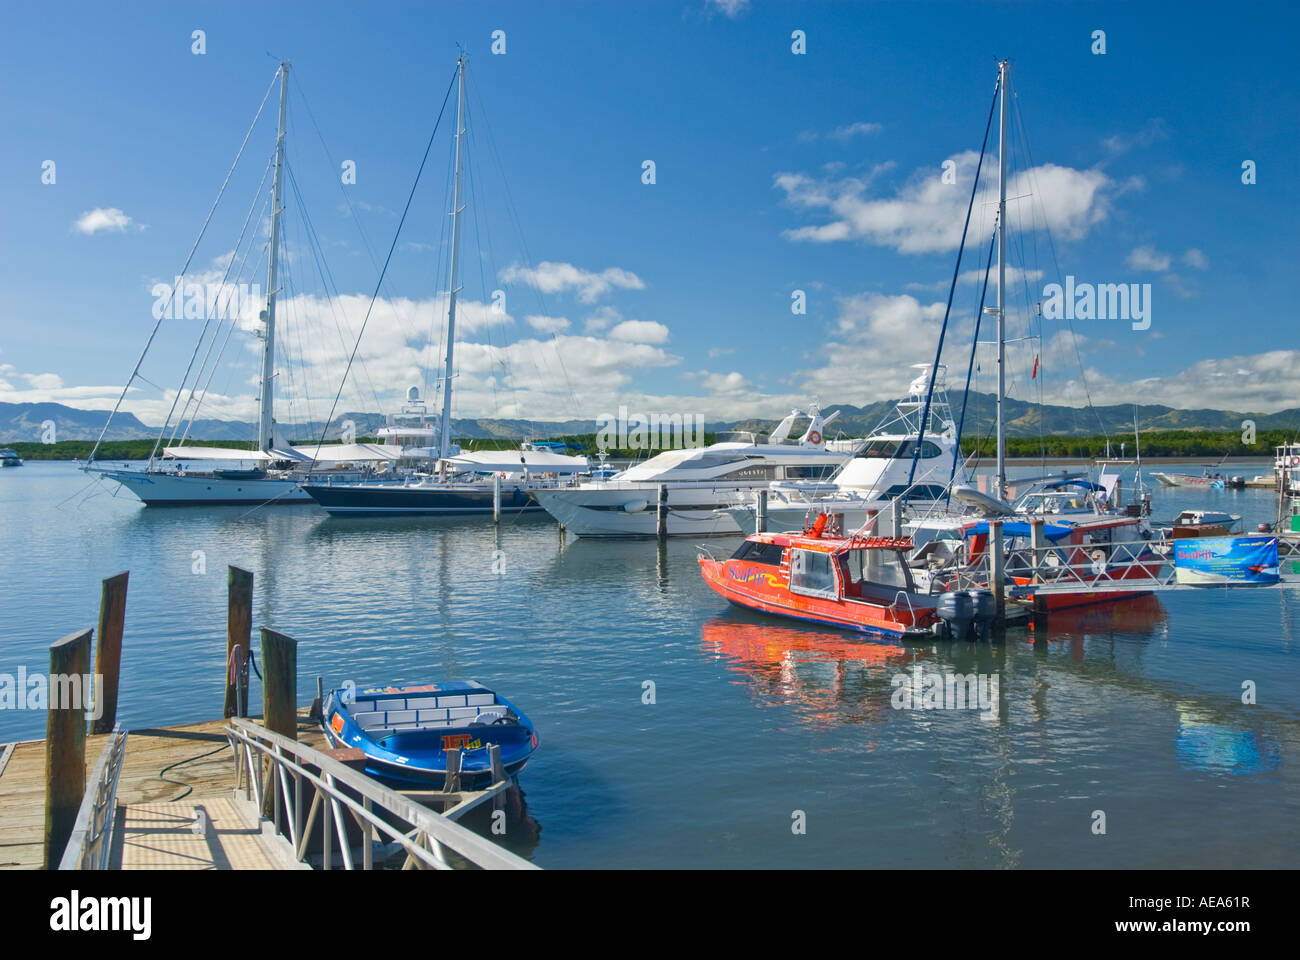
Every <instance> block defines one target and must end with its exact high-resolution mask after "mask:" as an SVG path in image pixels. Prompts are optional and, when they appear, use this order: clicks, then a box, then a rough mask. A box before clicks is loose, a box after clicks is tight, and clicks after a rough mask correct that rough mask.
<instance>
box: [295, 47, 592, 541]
mask: <svg viewBox="0 0 1300 960" xmlns="http://www.w3.org/2000/svg"><path fill="white" fill-rule="evenodd" d="M456 78H457V79H456V82H457V94H456V150H455V156H456V159H455V172H454V174H453V200H452V208H451V217H452V226H451V244H452V246H451V274H450V284H449V286H448V301H449V303H448V308H447V351H446V357H445V361H444V375H443V378H442V412H441V415H440V416H439V419H438V425H437V427H436V431H437V432H436V439H437V442H438V447H437V455H436V457H431V458H430V466H429V469H427V470H418V469H417V470H413V471H408V472H406V473H405V474H403V475H401V476H398V477H396V478H394V479H379V480H361V481H353V480H350V479H342V480H336V479H335V478H334V477H326V476H316V475H314V474H312V472H311V471H309V474H312V475H309V476H308V477H307V478H306V479H305V480H304V481H303V483H302V485H301V487H302V490H303V491H304V492H305V493H306V494H307V495H308V496H310V497H311V498H312V499H313V500H315V501H316V502H317V503H318V504H319V505H320V506H322V507H324V508H325V509H326V510H327V511H329V512H330V513H331V514H340V515H352V516H355V515H364V514H373V515H400V514H435V515H436V514H467V513H470V514H473V513H495V512H497V511H499V510H500V509H503V508H504V509H507V510H509V511H511V512H517V511H536V510H539V509H540V507H539V506H538V505H537V503H536V502H535V501H534V500H533V498H532V494H533V492H534V491H535V490H537V489H539V488H544V487H550V486H555V485H558V484H561V483H563V482H564V481H565V479H566V478H570V479H571V478H573V477H574V476H576V475H577V474H580V473H583V472H585V471H586V470H588V469H589V467H588V463H587V458H586V457H572V456H567V455H564V454H560V453H556V452H555V451H554V449H552V448H550V447H547V446H544V445H540V444H527V445H524V446H521V447H520V448H518V449H515V450H485V451H477V452H472V453H468V452H463V451H462V450H461V448H460V447H459V446H457V445H456V444H454V443H452V442H451V429H452V428H451V401H452V388H451V385H452V377H453V373H454V370H455V367H454V358H455V346H456V295H457V293H459V291H460V234H461V217H462V214H463V213H464V210H465V203H464V174H465V170H464V167H465V134H466V126H465V124H466V113H465V56H464V55H463V54H462V55H461V56H460V57H458V58H457V60H456Z"/></svg>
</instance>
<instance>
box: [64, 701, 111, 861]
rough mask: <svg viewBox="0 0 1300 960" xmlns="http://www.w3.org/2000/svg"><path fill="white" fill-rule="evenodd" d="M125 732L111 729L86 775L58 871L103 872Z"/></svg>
mask: <svg viewBox="0 0 1300 960" xmlns="http://www.w3.org/2000/svg"><path fill="white" fill-rule="evenodd" d="M126 736H127V734H126V731H125V730H123V729H122V728H121V725H120V724H119V725H118V726H115V727H114V728H113V732H112V733H110V734H109V735H108V742H107V743H105V744H104V749H103V752H101V753H100V755H99V761H98V762H97V763H96V764H95V769H94V771H93V772H92V773H91V774H90V781H89V784H88V786H87V788H86V795H85V797H84V798H83V799H82V801H81V809H80V810H78V811H77V819H76V821H75V822H74V823H73V826H72V835H71V836H70V837H69V838H68V845H67V846H66V847H64V849H63V859H62V860H61V861H59V869H60V870H106V869H108V858H109V855H110V854H111V852H112V847H113V826H114V823H115V822H116V818H117V817H116V814H117V780H118V777H119V776H120V775H121V773H122V761H123V759H124V758H125V757H126Z"/></svg>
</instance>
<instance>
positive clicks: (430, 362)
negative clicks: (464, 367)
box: [424, 137, 456, 410]
mask: <svg viewBox="0 0 1300 960" xmlns="http://www.w3.org/2000/svg"><path fill="white" fill-rule="evenodd" d="M455 158H456V142H455V138H454V137H452V138H450V139H449V141H448V143H447V167H446V170H447V173H446V176H445V177H444V179H443V183H442V205H441V206H440V207H439V208H438V209H440V210H450V209H451V206H452V193H451V191H452V179H453V177H454V173H455V167H456V159H455ZM438 223H439V226H438V246H437V251H436V254H435V256H434V260H433V277H434V295H433V311H432V312H431V313H430V314H429V335H428V336H427V337H426V338H425V352H424V395H425V397H426V398H427V397H429V396H430V393H429V387H430V383H431V382H432V385H433V394H432V396H433V401H434V404H435V410H436V409H437V406H438V405H440V404H441V400H440V399H439V396H438V391H439V390H444V389H446V386H447V385H446V382H445V381H444V380H443V379H442V378H441V377H440V376H437V375H435V376H433V377H432V378H431V377H430V374H431V373H432V374H437V372H438V370H440V369H441V368H435V363H436V361H435V360H434V358H433V356H432V355H431V351H432V350H433V338H434V334H435V333H436V334H437V337H438V356H439V357H441V356H443V355H444V350H443V347H444V338H445V337H446V333H447V325H446V323H445V321H442V318H443V317H444V316H446V315H447V314H448V313H449V312H450V304H449V305H448V310H447V311H444V310H441V309H440V307H439V303H438V294H439V292H440V291H441V288H440V286H439V284H440V282H441V278H442V277H448V278H450V274H451V246H452V240H451V226H452V218H451V217H450V216H444V217H440V218H439V220H438ZM444 254H445V255H446V259H445V260H444V259H443V256H444Z"/></svg>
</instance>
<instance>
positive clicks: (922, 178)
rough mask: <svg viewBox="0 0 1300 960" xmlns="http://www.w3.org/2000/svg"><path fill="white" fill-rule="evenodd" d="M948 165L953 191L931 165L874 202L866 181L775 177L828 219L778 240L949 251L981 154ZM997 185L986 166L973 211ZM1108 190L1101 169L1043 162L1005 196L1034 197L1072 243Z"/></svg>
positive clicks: (792, 199)
mask: <svg viewBox="0 0 1300 960" xmlns="http://www.w3.org/2000/svg"><path fill="white" fill-rule="evenodd" d="M948 159H949V160H951V161H952V162H953V163H954V164H955V170H956V181H957V182H956V183H955V184H952V183H944V182H943V181H942V173H943V170H942V166H941V165H940V164H935V165H934V166H933V167H931V168H922V169H920V170H917V171H915V172H914V173H913V174H912V176H911V177H910V178H908V180H907V181H906V182H905V183H904V184H903V185H902V186H901V187H900V188H899V189H898V190H897V191H895V192H894V194H893V195H892V196H884V195H876V196H873V195H872V193H873V191H872V189H871V179H872V178H871V177H866V178H860V177H844V178H841V179H835V178H830V177H828V178H823V179H814V178H810V177H808V176H806V175H804V174H799V173H780V174H777V176H776V177H775V180H774V186H775V187H777V188H778V189H780V190H782V191H784V193H785V196H786V200H787V201H788V202H789V203H790V204H791V205H792V206H793V207H795V208H796V209H799V210H803V211H809V212H816V211H825V212H826V213H828V214H829V215H830V216H831V217H832V219H831V220H830V221H829V222H827V223H823V224H818V225H812V226H806V227H799V228H796V229H791V230H786V231H785V233H784V235H785V236H786V237H787V238H788V239H790V240H795V241H810V242H814V243H830V242H834V241H837V240H850V239H853V240H861V241H863V242H866V243H873V244H877V245H879V246H887V247H893V248H894V249H896V250H898V251H899V252H901V253H942V252H947V251H950V250H955V249H956V248H957V245H958V243H959V242H960V241H961V230H962V223H963V222H964V220H965V214H966V205H967V203H968V201H969V199H970V192H969V189H970V184H971V180H972V178H973V177H974V176H975V167H976V163H977V161H978V159H979V154H977V153H976V152H975V151H973V150H968V151H965V152H963V153H958V154H954V155H953V156H951V157H949V158H948ZM985 159H986V161H987V160H988V159H989V158H987V157H986V158H985ZM996 179H997V164H996V162H993V163H989V162H986V163H985V164H984V173H983V174H982V177H981V183H980V193H979V194H978V195H977V196H976V198H975V202H976V209H977V210H979V209H987V205H988V204H989V203H990V202H996V191H997V183H996ZM963 184H964V185H965V186H964V187H963V186H962V185H963ZM1114 187H1115V184H1114V181H1112V180H1111V179H1110V178H1109V177H1107V176H1106V175H1105V174H1104V173H1102V172H1101V171H1100V170H1096V169H1092V170H1076V169H1074V168H1072V167H1063V166H1058V165H1057V164H1051V163H1047V164H1042V165H1041V166H1038V167H1034V168H1032V169H1030V170H1027V171H1023V172H1021V173H1018V174H1016V175H1015V176H1013V177H1011V179H1010V181H1009V182H1008V185H1007V194H1008V196H1009V197H1017V198H1020V197H1025V196H1026V195H1028V194H1031V193H1034V194H1036V195H1035V196H1034V198H1033V202H1035V203H1036V204H1037V205H1038V206H1039V207H1040V208H1041V210H1042V211H1043V213H1044V215H1045V216H1046V218H1047V223H1048V224H1049V225H1050V227H1051V228H1052V230H1053V231H1054V232H1055V233H1056V235H1057V236H1058V237H1062V238H1064V239H1067V240H1077V239H1080V238H1082V237H1083V236H1085V235H1086V234H1087V233H1088V231H1089V230H1090V229H1091V228H1092V227H1093V226H1094V225H1095V224H1097V223H1099V222H1101V221H1102V220H1104V219H1106V217H1107V216H1109V213H1110V198H1109V194H1110V193H1111V192H1112V191H1113V189H1114ZM1018 202H1025V201H1018Z"/></svg>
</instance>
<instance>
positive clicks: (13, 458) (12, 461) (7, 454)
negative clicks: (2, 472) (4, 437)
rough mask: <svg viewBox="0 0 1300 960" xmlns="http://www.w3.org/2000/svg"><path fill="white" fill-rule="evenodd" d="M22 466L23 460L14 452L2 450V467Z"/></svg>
mask: <svg viewBox="0 0 1300 960" xmlns="http://www.w3.org/2000/svg"><path fill="white" fill-rule="evenodd" d="M22 465H23V461H22V458H21V457H19V456H18V454H17V453H15V452H14V451H13V450H10V449H9V448H7V447H6V448H5V449H4V450H0V467H21V466H22Z"/></svg>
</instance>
